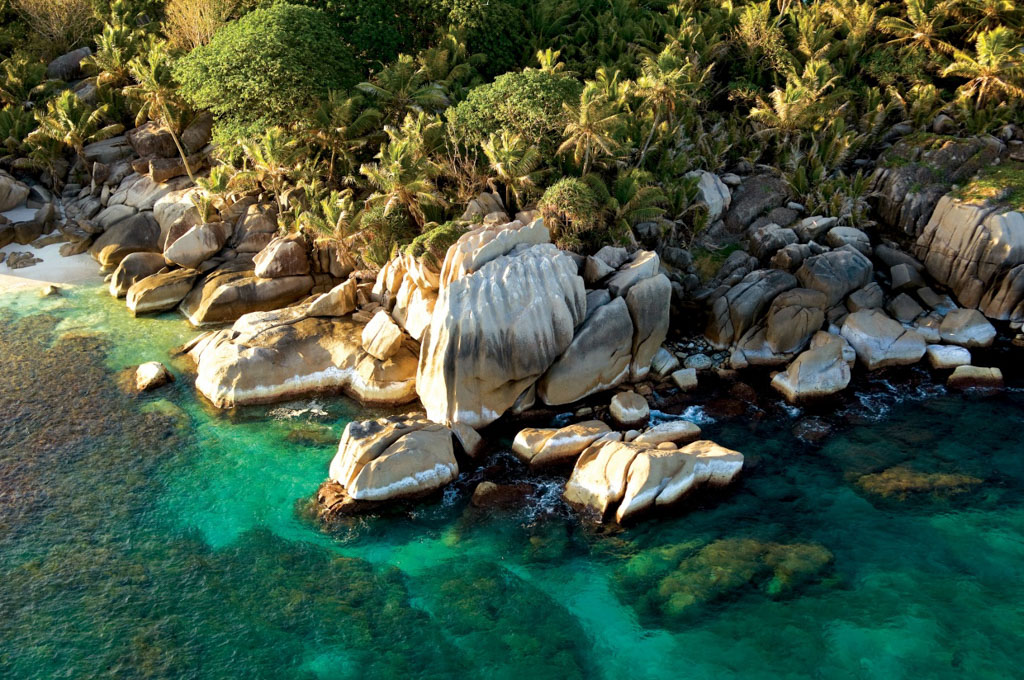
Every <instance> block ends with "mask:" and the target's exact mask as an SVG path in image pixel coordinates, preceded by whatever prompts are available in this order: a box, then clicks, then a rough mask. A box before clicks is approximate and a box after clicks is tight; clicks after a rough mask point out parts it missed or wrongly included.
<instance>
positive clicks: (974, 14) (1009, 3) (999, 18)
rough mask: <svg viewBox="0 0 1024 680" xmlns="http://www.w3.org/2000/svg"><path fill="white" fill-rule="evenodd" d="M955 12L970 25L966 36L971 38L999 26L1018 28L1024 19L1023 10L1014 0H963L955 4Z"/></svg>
mask: <svg viewBox="0 0 1024 680" xmlns="http://www.w3.org/2000/svg"><path fill="white" fill-rule="evenodd" d="M955 12H956V15H957V17H959V18H960V19H962V20H963V21H964V22H966V23H968V24H969V25H970V26H969V28H968V29H967V36H968V37H969V38H971V39H972V40H974V39H976V38H977V37H978V36H979V35H981V34H982V33H983V32H985V31H989V30H992V29H993V28H998V27H1000V26H1005V27H1007V28H1013V29H1019V28H1020V26H1021V21H1022V19H1024V10H1022V9H1021V8H1020V7H1018V6H1017V3H1016V2H1014V0H964V2H961V3H958V4H956V5H955Z"/></svg>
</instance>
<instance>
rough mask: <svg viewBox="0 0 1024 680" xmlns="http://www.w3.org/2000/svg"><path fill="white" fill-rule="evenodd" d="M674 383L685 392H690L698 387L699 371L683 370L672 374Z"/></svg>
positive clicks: (694, 369)
mask: <svg viewBox="0 0 1024 680" xmlns="http://www.w3.org/2000/svg"><path fill="white" fill-rule="evenodd" d="M672 382H674V383H675V385H676V387H678V388H679V389H680V390H682V391H683V392H688V391H690V390H692V389H693V388H695V387H696V386H697V369H696V368H681V369H679V370H678V371H676V372H675V373H673V374H672Z"/></svg>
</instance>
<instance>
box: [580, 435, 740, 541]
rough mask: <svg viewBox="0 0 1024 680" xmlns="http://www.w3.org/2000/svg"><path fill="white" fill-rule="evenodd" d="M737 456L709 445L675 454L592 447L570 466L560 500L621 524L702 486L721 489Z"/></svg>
mask: <svg viewBox="0 0 1024 680" xmlns="http://www.w3.org/2000/svg"><path fill="white" fill-rule="evenodd" d="M742 467H743V455H742V454H740V453H738V452H736V451H731V450H729V449H726V448H723V447H721V446H718V445H717V444H715V443H714V442H710V441H696V442H693V443H692V444H689V445H687V446H684V447H683V448H681V449H671V450H665V449H658V448H656V447H649V446H646V445H643V444H636V443H635V442H631V443H624V442H597V443H595V444H593V445H592V446H590V447H589V448H588V449H587V450H586V451H584V452H583V454H582V455H581V456H580V457H579V460H577V461H576V467H575V468H574V469H573V471H572V475H571V476H570V478H569V481H568V482H567V483H566V485H565V493H564V497H565V500H566V501H567V502H569V503H571V504H572V505H575V506H577V507H580V508H582V509H584V510H586V511H589V512H591V513H593V514H595V515H596V516H597V517H598V518H599V519H601V520H603V519H605V518H607V517H608V516H609V515H610V514H612V511H613V510H614V515H615V519H616V521H618V522H622V521H623V520H625V519H628V518H630V517H632V516H634V515H636V514H638V513H640V512H642V511H645V510H649V509H651V508H654V507H657V506H662V507H664V506H668V505H671V504H673V503H676V502H678V501H680V500H682V499H683V498H685V496H686V495H687V494H688V493H689V492H691V491H693V490H695V489H696V488H698V487H700V486H702V485H705V484H707V485H716V486H717V485H725V484H728V483H730V482H731V481H732V480H733V479H735V478H736V476H737V475H738V474H739V472H740V470H741V469H742Z"/></svg>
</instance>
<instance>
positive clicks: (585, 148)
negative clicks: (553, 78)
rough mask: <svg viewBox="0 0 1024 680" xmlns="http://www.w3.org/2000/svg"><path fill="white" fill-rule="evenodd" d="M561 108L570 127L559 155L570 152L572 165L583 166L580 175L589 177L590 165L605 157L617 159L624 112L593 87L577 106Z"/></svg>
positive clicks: (591, 85) (584, 92)
mask: <svg viewBox="0 0 1024 680" xmlns="http://www.w3.org/2000/svg"><path fill="white" fill-rule="evenodd" d="M562 107H563V108H564V110H565V113H566V115H567V117H568V119H569V123H568V124H567V125H566V126H565V132H564V133H563V135H564V136H565V141H564V142H562V145H561V146H559V147H558V153H560V154H564V153H568V152H570V151H571V152H572V158H573V161H575V162H576V163H578V164H579V163H582V168H581V173H582V174H584V175H586V174H587V173H588V172H589V171H590V165H591V163H593V162H594V161H596V160H598V159H600V158H601V157H603V156H614V155H615V153H616V151H618V148H619V143H618V141H617V140H616V139H615V133H616V131H617V130H618V129H619V127H620V125H621V124H622V117H623V115H622V112H621V111H619V110H618V109H617V108H616V107H615V106H613V105H612V104H611V103H609V102H608V101H607V100H606V99H605V98H604V97H602V96H601V93H600V91H599V90H598V88H597V87H595V86H594V85H593V84H588V85H587V86H586V87H584V88H583V92H582V93H580V103H579V104H578V105H575V106H570V105H569V104H562Z"/></svg>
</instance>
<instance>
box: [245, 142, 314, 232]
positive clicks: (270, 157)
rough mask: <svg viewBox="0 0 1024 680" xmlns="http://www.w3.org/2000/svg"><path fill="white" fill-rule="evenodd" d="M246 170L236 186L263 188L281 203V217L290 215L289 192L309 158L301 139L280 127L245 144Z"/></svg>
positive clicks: (279, 204)
mask: <svg viewBox="0 0 1024 680" xmlns="http://www.w3.org/2000/svg"><path fill="white" fill-rule="evenodd" d="M242 154H243V158H244V160H243V167H242V170H240V171H239V172H238V173H237V174H235V176H234V177H233V178H232V181H231V183H232V186H234V187H241V188H246V189H254V188H256V189H258V188H262V189H263V190H265V191H268V192H269V193H271V194H273V196H274V197H275V198H276V199H277V204H278V214H279V215H284V214H285V212H286V207H287V206H286V205H285V189H287V188H288V186H289V184H290V183H291V179H292V176H293V174H294V173H295V172H296V169H297V168H298V167H299V165H300V163H301V161H302V160H303V157H304V155H305V149H303V148H302V147H301V146H300V145H299V142H298V140H297V139H295V137H293V136H292V135H290V134H288V132H287V131H286V130H285V129H284V128H282V127H280V126H274V127H269V128H267V129H266V131H264V133H263V136H262V137H259V138H257V139H252V140H248V141H245V142H242Z"/></svg>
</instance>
